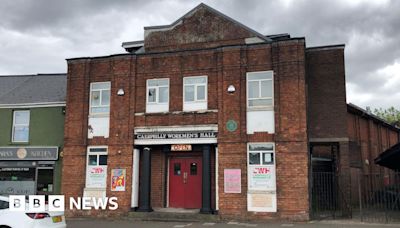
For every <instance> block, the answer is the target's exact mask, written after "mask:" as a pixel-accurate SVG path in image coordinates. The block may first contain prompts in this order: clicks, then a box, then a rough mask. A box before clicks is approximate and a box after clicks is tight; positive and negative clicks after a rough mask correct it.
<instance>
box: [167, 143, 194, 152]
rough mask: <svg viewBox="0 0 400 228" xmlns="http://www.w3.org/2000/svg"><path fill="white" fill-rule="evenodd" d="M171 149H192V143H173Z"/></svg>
mask: <svg viewBox="0 0 400 228" xmlns="http://www.w3.org/2000/svg"><path fill="white" fill-rule="evenodd" d="M171 151H192V145H190V144H179V145H171Z"/></svg>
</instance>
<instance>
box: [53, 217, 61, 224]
mask: <svg viewBox="0 0 400 228" xmlns="http://www.w3.org/2000/svg"><path fill="white" fill-rule="evenodd" d="M51 219H53V222H54V223H56V222H62V217H61V216H54V217H51Z"/></svg>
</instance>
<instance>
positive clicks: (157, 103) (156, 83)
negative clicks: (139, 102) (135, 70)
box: [146, 78, 169, 112]
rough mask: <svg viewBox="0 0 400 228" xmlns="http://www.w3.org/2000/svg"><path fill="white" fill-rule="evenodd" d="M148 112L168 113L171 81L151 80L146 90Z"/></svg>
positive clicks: (165, 79) (166, 79) (148, 81)
mask: <svg viewBox="0 0 400 228" xmlns="http://www.w3.org/2000/svg"><path fill="white" fill-rule="evenodd" d="M146 93H147V95H146V112H168V110H169V79H168V78H164V79H149V80H147V90H146Z"/></svg>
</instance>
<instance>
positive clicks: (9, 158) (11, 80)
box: [0, 74, 66, 195]
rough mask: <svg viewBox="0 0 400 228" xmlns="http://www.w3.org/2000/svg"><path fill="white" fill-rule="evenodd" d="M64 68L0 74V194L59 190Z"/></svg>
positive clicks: (63, 108) (62, 138) (45, 192)
mask: <svg viewBox="0 0 400 228" xmlns="http://www.w3.org/2000/svg"><path fill="white" fill-rule="evenodd" d="M65 94H66V74H38V75H11V76H0V195H2V194H3V195H17V194H18V195H19V194H23V195H31V194H44V195H49V194H59V193H60V192H61V178H62V177H61V169H62V151H63V141H64V117H65V115H64V114H65Z"/></svg>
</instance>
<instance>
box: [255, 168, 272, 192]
mask: <svg viewBox="0 0 400 228" xmlns="http://www.w3.org/2000/svg"><path fill="white" fill-rule="evenodd" d="M249 190H261V191H275V190H276V181H275V167H274V166H273V165H266V166H259V165H258V166H250V167H249Z"/></svg>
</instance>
